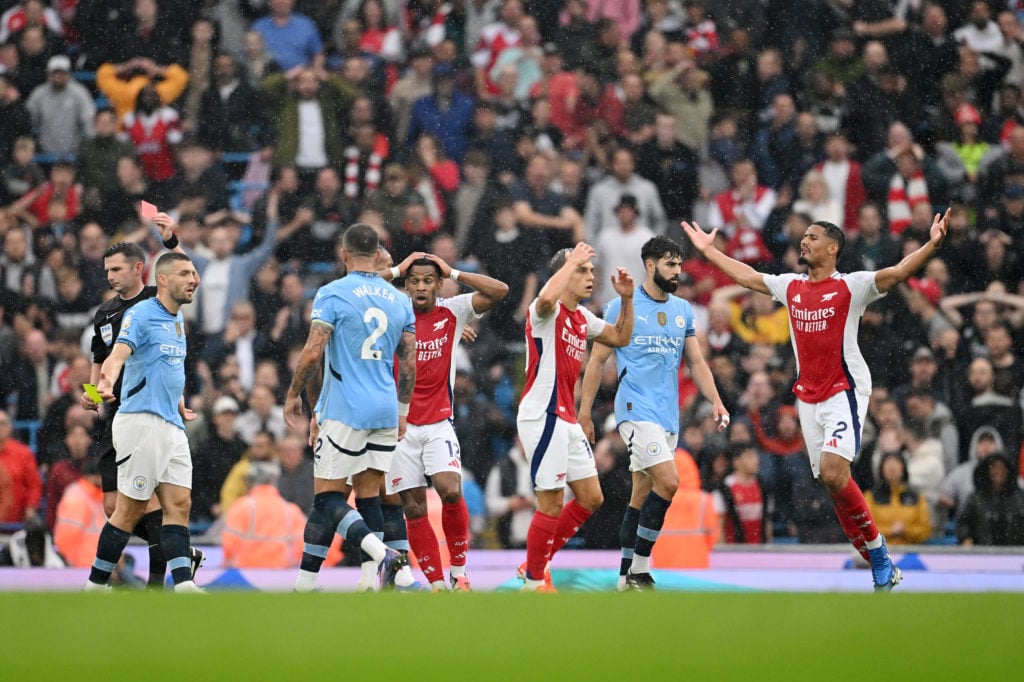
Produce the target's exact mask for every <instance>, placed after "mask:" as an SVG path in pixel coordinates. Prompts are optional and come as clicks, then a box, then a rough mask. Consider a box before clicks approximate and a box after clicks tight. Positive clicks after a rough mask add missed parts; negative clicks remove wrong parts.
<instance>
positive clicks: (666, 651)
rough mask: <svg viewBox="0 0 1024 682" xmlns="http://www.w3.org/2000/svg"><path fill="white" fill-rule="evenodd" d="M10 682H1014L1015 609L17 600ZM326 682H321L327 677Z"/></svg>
mask: <svg viewBox="0 0 1024 682" xmlns="http://www.w3.org/2000/svg"><path fill="white" fill-rule="evenodd" d="M0 614H3V618H2V621H3V625H2V626H0V678H2V679H4V680H11V681H15V680H18V681H20V680H68V679H78V680H86V679H88V680H93V679H95V680H139V681H140V682H143V681H146V680H171V679H173V680H176V681H177V682H182V681H183V680H264V679H266V680H286V681H287V682H307V681H309V680H313V679H329V680H346V681H349V680H366V679H371V680H372V679H383V680H396V681H405V680H408V681H410V682H413V681H415V682H421V681H423V680H523V681H524V682H532V681H534V680H538V681H540V680H543V681H546V680H601V681H603V680H622V681H623V682H625V681H627V680H629V681H632V680H652V681H653V680H686V681H690V680H694V681H696V680H742V681H743V682H759V681H761V680H786V681H788V682H792V681H793V680H815V681H816V682H824V681H831V680H858V682H862V681H863V680H868V679H887V680H904V681H907V682H911V681H916V680H1010V679H1021V678H1020V675H1021V670H1022V669H1024V668H1022V666H1024V654H1022V646H1021V638H1022V636H1024V595H1011V594H978V595H972V594H927V595H921V594H900V593H895V594H891V595H875V594H779V593H774V594H707V593H700V594H685V593H675V594H669V593H661V594H632V593H631V594H614V593H612V594H603V593H602V594H568V593H563V594H559V595H533V594H530V595H527V594H516V593H511V594H509V593H505V594H485V593H476V594H468V595H457V594H361V595H355V594H336V593H320V594H307V595H295V594H265V593H216V594H210V595H207V596H191V595H189V596H186V595H177V596H176V595H173V594H147V593H115V594H106V595H101V594H61V593H48V594H10V593H7V594H0ZM313 676H316V677H315V678H314V677H313Z"/></svg>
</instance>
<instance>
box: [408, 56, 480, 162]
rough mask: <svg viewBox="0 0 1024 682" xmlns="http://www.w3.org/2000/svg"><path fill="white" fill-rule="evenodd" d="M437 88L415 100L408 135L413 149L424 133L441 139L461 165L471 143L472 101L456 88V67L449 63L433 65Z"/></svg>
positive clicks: (447, 150) (410, 146)
mask: <svg viewBox="0 0 1024 682" xmlns="http://www.w3.org/2000/svg"><path fill="white" fill-rule="evenodd" d="M433 78H434V91H433V93H432V94H430V95H426V96H424V97H421V98H419V99H418V100H416V103H415V104H413V106H412V111H411V113H410V115H409V130H408V133H407V134H406V138H405V141H406V144H407V148H409V149H411V148H412V147H413V145H414V143H415V142H416V140H417V139H418V138H419V136H420V135H421V134H423V133H430V134H432V135H434V136H435V137H436V138H437V139H439V140H440V141H441V146H442V147H443V148H444V153H445V155H447V156H448V158H450V159H452V160H453V161H455V162H456V163H459V164H461V163H462V159H463V157H464V156H465V155H466V149H467V147H468V146H469V137H470V133H471V131H472V124H473V100H472V98H470V97H469V96H467V95H464V94H462V93H461V92H458V91H457V90H456V89H455V69H454V68H452V66H451V65H450V64H438V65H436V66H435V67H434V71H433Z"/></svg>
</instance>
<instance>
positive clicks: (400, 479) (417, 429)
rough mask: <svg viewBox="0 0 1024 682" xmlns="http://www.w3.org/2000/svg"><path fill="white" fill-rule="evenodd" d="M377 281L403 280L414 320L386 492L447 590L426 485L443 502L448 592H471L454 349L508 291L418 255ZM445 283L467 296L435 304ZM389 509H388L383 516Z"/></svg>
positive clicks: (433, 581)
mask: <svg viewBox="0 0 1024 682" xmlns="http://www.w3.org/2000/svg"><path fill="white" fill-rule="evenodd" d="M380 274H381V276H382V278H384V279H390V278H391V277H392V276H395V277H404V278H405V292H406V294H408V295H409V298H410V299H412V307H413V311H414V313H415V315H416V383H415V386H414V387H413V393H412V402H411V403H410V406H409V417H408V427H407V429H406V433H405V437H404V438H403V439H402V440H401V441H400V442H399V444H398V449H397V451H396V453H395V460H394V462H393V464H392V466H391V471H389V472H388V475H387V477H386V486H387V494H388V495H389V496H391V495H395V494H396V493H397V494H398V495H399V496H400V498H401V505H402V507H401V509H400V510H398V518H399V519H400V518H401V511H402V510H404V512H405V518H406V525H407V528H408V542H409V546H410V547H411V549H412V551H413V552H414V553H415V555H416V558H417V560H418V561H419V565H420V570H422V571H423V574H424V576H425V577H426V578H427V581H428V582H429V583H430V586H431V589H433V590H434V591H441V590H446V589H448V584H446V583H445V580H444V571H443V569H442V566H441V552H440V547H439V545H438V541H437V535H436V534H435V533H434V529H433V527H432V526H431V525H430V520H429V518H428V517H427V494H426V493H427V480H428V477H429V480H430V483H431V485H433V486H434V489H435V490H436V491H437V494H438V496H439V497H440V498H441V504H442V507H441V525H442V528H443V529H444V536H445V541H446V542H447V544H448V554H449V556H450V558H451V576H450V578H451V589H452V590H456V591H462V592H468V591H470V589H471V587H470V582H469V577H468V576H467V575H466V563H467V562H466V554H467V551H468V549H469V511H468V510H467V509H466V501H465V500H464V499H463V497H462V463H461V449H460V445H459V439H458V437H457V436H456V435H455V429H454V427H453V425H452V418H453V410H452V399H451V396H452V390H453V382H454V379H455V349H456V348H457V347H458V344H459V342H460V340H461V339H462V337H463V333H464V330H465V329H466V327H467V325H468V324H469V323H470V322H472V321H473V320H475V319H477V318H479V317H480V316H481V315H483V314H484V313H486V312H487V311H489V310H491V309H492V308H493V307H494V306H495V305H497V304H498V302H499V301H501V299H503V298H504V297H505V296H506V295H507V294H508V285H506V284H505V283H504V282H499V281H498V280H496V279H494V278H493V277H488V276H486V275H482V274H475V273H470V272H461V271H459V270H455V269H453V268H452V267H451V266H449V265H448V264H447V263H445V262H444V260H442V259H441V258H438V257H437V256H435V255H433V254H429V253H423V252H415V253H412V254H410V255H409V257H408V258H406V259H405V260H403V261H402V262H401V263H400V264H399V265H397V266H395V267H393V268H391V269H390V270H384V271H382V272H381V273H380ZM446 279H451V280H454V281H457V282H459V283H461V284H464V285H466V286H468V287H470V288H471V289H474V290H475V291H473V292H472V293H466V294H460V295H458V296H453V297H451V298H447V299H444V298H439V296H440V293H441V288H442V286H443V285H444V281H445V280H446ZM387 512H388V508H387V505H385V515H387Z"/></svg>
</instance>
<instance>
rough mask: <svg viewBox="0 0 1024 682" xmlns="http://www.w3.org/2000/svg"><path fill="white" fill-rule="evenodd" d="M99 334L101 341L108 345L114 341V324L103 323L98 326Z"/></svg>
mask: <svg viewBox="0 0 1024 682" xmlns="http://www.w3.org/2000/svg"><path fill="white" fill-rule="evenodd" d="M100 336H101V337H102V338H103V343H105V344H107V345H108V346H109V345H111V344H112V343H114V326H113V325H110V324H105V325H103V326H102V327H100Z"/></svg>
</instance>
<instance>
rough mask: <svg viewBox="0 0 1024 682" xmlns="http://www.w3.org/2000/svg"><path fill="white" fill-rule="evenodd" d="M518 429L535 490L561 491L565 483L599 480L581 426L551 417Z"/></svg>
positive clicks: (526, 421)
mask: <svg viewBox="0 0 1024 682" xmlns="http://www.w3.org/2000/svg"><path fill="white" fill-rule="evenodd" d="M517 425H518V427H519V440H520V441H522V443H523V452H524V453H525V454H526V459H527V460H529V462H530V478H531V480H532V481H533V487H534V489H535V490H561V489H562V487H563V486H565V484H566V483H572V482H573V481H580V480H583V479H585V478H590V477H591V476H597V467H596V466H595V465H594V453H593V452H592V451H591V449H590V443H589V442H588V441H587V436H586V435H585V434H584V433H583V428H582V427H581V426H580V425H579V424H570V423H569V422H567V421H565V420H564V419H559V418H558V417H556V416H555V415H553V414H549V415H546V416H545V418H544V419H529V420H523V421H520V422H518V424H517Z"/></svg>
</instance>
